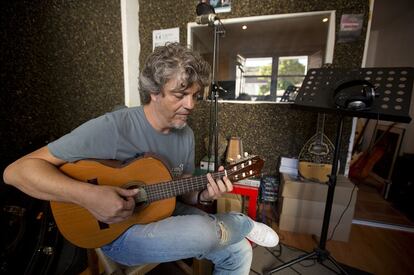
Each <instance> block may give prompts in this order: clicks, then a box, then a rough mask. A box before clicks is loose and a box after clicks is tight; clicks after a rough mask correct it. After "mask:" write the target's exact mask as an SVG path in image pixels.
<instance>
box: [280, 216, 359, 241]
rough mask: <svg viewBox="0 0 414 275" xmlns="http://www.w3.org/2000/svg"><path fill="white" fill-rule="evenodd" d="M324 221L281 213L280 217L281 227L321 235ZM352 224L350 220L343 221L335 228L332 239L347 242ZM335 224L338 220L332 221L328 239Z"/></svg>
mask: <svg viewBox="0 0 414 275" xmlns="http://www.w3.org/2000/svg"><path fill="white" fill-rule="evenodd" d="M322 223H323V220H322V219H313V218H304V217H293V216H287V215H281V216H280V219H279V229H281V230H286V231H291V232H300V233H307V234H314V235H316V236H320V234H321V230H322ZM351 225H352V224H351V223H350V222H341V223H340V224H339V225H338V227H337V228H336V229H335V233H334V236H333V237H332V239H333V240H338V241H344V242H347V241H348V239H349V234H350V233H351ZM335 226H336V222H333V221H331V222H330V223H329V229H328V239H329V238H330V237H331V234H332V230H333V229H334V228H335Z"/></svg>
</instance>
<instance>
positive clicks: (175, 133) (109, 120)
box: [48, 106, 194, 177]
mask: <svg viewBox="0 0 414 275" xmlns="http://www.w3.org/2000/svg"><path fill="white" fill-rule="evenodd" d="M48 148H49V151H50V152H51V153H52V155H53V156H55V157H57V158H59V159H62V160H65V161H68V162H74V161H77V160H80V159H87V158H95V159H116V160H121V161H124V160H127V159H130V158H134V157H136V156H137V155H141V154H144V153H153V154H155V155H158V156H160V157H161V159H162V160H163V161H166V162H167V163H166V164H167V165H168V166H169V168H170V170H171V173H172V175H173V177H179V176H181V175H182V174H192V173H193V172H194V133H193V131H192V130H191V128H190V127H189V126H186V127H184V128H183V129H180V130H177V129H173V130H171V131H170V132H169V133H168V134H163V133H160V132H157V131H156V130H155V129H154V128H153V127H152V126H151V124H149V122H148V120H147V118H146V117H145V114H144V109H143V108H142V106H140V107H133V108H124V109H121V110H118V111H115V112H111V113H107V114H105V115H103V116H100V117H98V118H95V119H92V120H89V121H88V122H86V123H84V124H82V125H81V126H79V127H78V128H76V129H75V130H73V131H72V132H71V133H69V134H67V135H65V136H63V137H61V138H59V139H58V140H56V141H54V142H52V143H50V144H49V145H48Z"/></svg>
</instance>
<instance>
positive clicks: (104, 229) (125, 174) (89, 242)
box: [50, 157, 175, 248]
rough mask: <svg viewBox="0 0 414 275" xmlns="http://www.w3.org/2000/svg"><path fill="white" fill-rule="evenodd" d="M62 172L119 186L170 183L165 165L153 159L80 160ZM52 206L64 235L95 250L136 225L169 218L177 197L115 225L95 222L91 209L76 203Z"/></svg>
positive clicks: (56, 203)
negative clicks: (128, 161) (120, 160)
mask: <svg viewBox="0 0 414 275" xmlns="http://www.w3.org/2000/svg"><path fill="white" fill-rule="evenodd" d="M104 163H105V164H104ZM60 170H61V171H63V172H64V173H65V174H66V175H68V176H70V177H71V178H74V179H77V180H80V181H84V182H89V183H91V184H98V185H112V186H119V187H123V186H125V185H126V184H130V183H137V184H144V185H151V184H155V183H160V182H165V181H169V180H171V175H170V172H169V170H168V169H167V168H166V167H165V165H164V164H163V163H162V162H161V161H160V160H158V159H156V158H152V157H146V158H141V159H137V160H135V161H134V162H132V163H129V164H128V165H121V163H120V162H115V161H113V162H109V161H106V162H98V161H93V160H81V161H78V162H76V163H67V164H65V165H63V166H62V167H61V168H60ZM50 204H51V208H52V212H53V216H54V218H55V221H56V224H57V225H58V228H59V230H60V232H61V233H62V235H63V236H65V238H66V239H67V240H69V241H70V242H72V243H74V244H76V245H77V246H80V247H84V248H94V247H100V246H102V245H104V244H107V243H110V242H112V241H113V240H115V239H116V238H117V237H118V236H119V235H121V234H122V233H123V232H124V231H125V230H126V229H128V228H129V227H130V226H132V225H134V224H146V223H150V222H153V221H157V220H161V219H163V218H166V217H168V216H170V215H171V214H172V212H173V211H174V208H175V197H173V198H167V199H164V200H159V201H154V202H152V203H151V204H149V205H147V206H145V207H144V208H143V209H137V211H135V212H134V214H133V216H132V217H131V218H129V219H128V220H126V221H124V222H121V223H114V224H105V223H102V222H100V221H98V220H96V219H95V217H94V216H92V214H91V213H90V212H89V211H88V210H86V209H85V208H83V207H80V206H78V205H77V204H72V203H62V202H51V203H50Z"/></svg>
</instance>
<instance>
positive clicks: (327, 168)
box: [298, 113, 335, 183]
mask: <svg viewBox="0 0 414 275" xmlns="http://www.w3.org/2000/svg"><path fill="white" fill-rule="evenodd" d="M324 125H325V114H321V113H318V123H317V129H316V134H315V135H313V136H312V137H311V138H310V139H309V140H308V141H307V142H306V143H305V145H304V146H303V147H302V150H301V151H300V153H299V167H298V170H299V174H300V175H301V176H302V177H303V178H305V179H308V180H311V181H316V182H321V183H326V182H328V180H329V178H328V175H329V174H330V173H331V170H332V160H333V157H334V151H335V150H334V149H335V146H334V145H333V144H332V142H331V141H330V140H329V138H328V137H327V136H326V135H325V134H324Z"/></svg>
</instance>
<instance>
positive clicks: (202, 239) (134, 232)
mask: <svg viewBox="0 0 414 275" xmlns="http://www.w3.org/2000/svg"><path fill="white" fill-rule="evenodd" d="M252 227H253V222H252V220H251V219H250V218H249V217H247V216H246V215H244V214H241V213H236V212H232V213H226V214H216V215H209V214H206V213H205V212H203V211H201V210H199V209H197V208H195V207H192V206H189V205H185V204H183V203H180V202H177V206H176V208H175V211H174V213H173V216H171V217H169V218H166V219H164V220H161V221H157V222H154V223H150V224H144V225H141V224H137V225H134V226H132V227H130V228H129V229H128V230H127V231H126V232H125V233H124V234H122V235H121V236H120V237H119V238H118V239H116V240H115V241H114V242H112V243H111V244H108V245H106V246H104V247H102V251H103V252H104V253H105V254H106V255H107V256H108V257H110V258H111V259H113V260H114V261H116V262H118V263H121V264H124V265H128V266H131V265H138V264H143V263H162V262H170V261H176V260H180V259H187V258H193V257H195V258H198V259H201V258H205V259H209V260H211V261H212V262H213V263H214V274H237V275H242V274H249V271H250V265H251V262H252V256H253V253H252V248H251V245H250V243H249V242H248V241H247V240H246V239H245V238H244V237H245V236H246V235H247V234H248V233H249V232H250V231H251V229H252Z"/></svg>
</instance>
